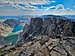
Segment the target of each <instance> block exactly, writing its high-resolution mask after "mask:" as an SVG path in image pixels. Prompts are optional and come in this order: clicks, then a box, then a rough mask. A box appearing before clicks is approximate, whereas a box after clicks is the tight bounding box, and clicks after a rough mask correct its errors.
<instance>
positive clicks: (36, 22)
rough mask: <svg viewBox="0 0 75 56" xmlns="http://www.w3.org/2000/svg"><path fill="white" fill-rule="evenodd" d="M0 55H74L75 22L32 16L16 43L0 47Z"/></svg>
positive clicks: (60, 18)
mask: <svg viewBox="0 0 75 56" xmlns="http://www.w3.org/2000/svg"><path fill="white" fill-rule="evenodd" d="M0 56H75V22H73V21H71V20H68V19H64V18H63V17H57V16H55V17H54V16H53V17H49V18H44V19H43V18H41V17H40V18H32V19H31V22H30V24H26V25H25V26H24V28H23V32H21V33H20V34H19V36H18V41H17V44H16V45H9V46H5V47H4V48H2V49H0Z"/></svg>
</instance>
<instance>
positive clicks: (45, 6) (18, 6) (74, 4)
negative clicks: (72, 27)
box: [0, 0, 75, 16]
mask: <svg viewBox="0 0 75 56" xmlns="http://www.w3.org/2000/svg"><path fill="white" fill-rule="evenodd" d="M3 15H4V16H15V15H75V0H0V16H3Z"/></svg>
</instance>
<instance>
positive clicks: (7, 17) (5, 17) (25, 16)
mask: <svg viewBox="0 0 75 56" xmlns="http://www.w3.org/2000/svg"><path fill="white" fill-rule="evenodd" d="M56 16H57V17H64V18H65V17H66V18H67V19H72V20H75V15H61V16H59V15H43V16H42V17H56ZM27 17H28V18H29V17H30V18H31V17H39V16H38V15H35V16H33V15H19V16H0V19H25V18H27Z"/></svg>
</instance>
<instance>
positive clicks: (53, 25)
mask: <svg viewBox="0 0 75 56" xmlns="http://www.w3.org/2000/svg"><path fill="white" fill-rule="evenodd" d="M74 25H75V23H74V22H72V21H71V20H69V19H65V18H63V17H57V16H55V17H54V16H53V17H48V18H44V19H43V18H41V17H40V18H32V19H31V22H30V24H29V25H27V24H26V25H25V26H24V29H23V32H22V33H21V34H20V35H19V38H20V37H21V38H20V39H19V41H23V42H24V41H26V40H27V41H28V40H31V39H33V38H35V37H36V36H39V35H48V36H51V37H53V38H56V37H58V36H69V37H70V36H74V33H75V32H74V31H75V27H74Z"/></svg>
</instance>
